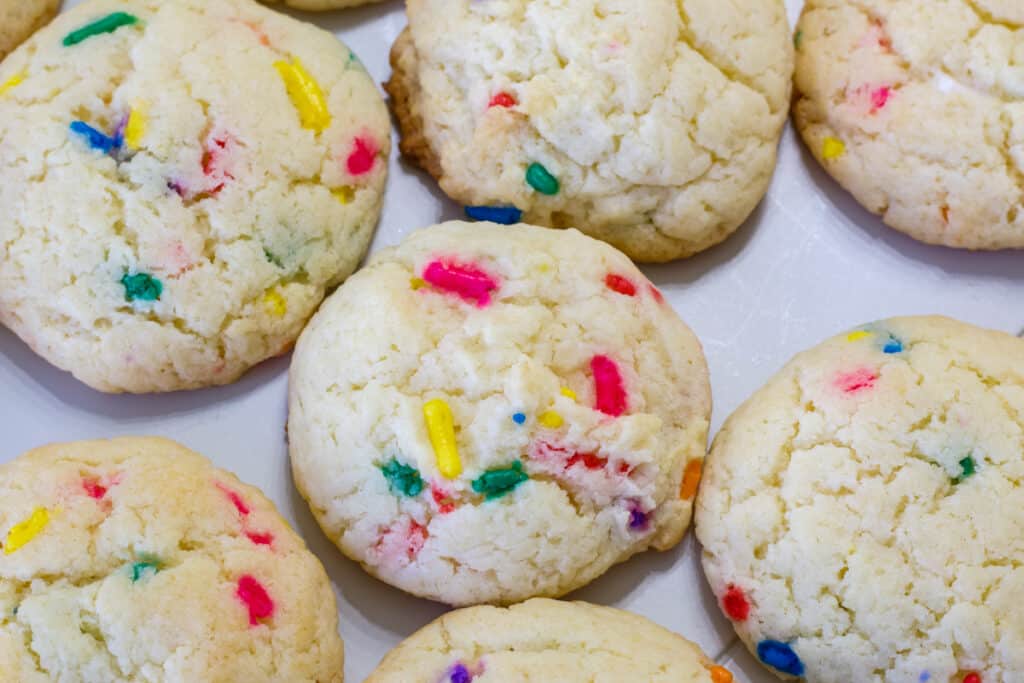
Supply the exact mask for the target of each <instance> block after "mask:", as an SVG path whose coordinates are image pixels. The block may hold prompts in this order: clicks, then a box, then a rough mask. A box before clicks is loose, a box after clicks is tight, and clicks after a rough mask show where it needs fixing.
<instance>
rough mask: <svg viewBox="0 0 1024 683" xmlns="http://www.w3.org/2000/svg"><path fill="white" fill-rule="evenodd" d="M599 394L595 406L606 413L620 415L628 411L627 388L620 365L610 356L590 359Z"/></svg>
mask: <svg viewBox="0 0 1024 683" xmlns="http://www.w3.org/2000/svg"><path fill="white" fill-rule="evenodd" d="M590 370H591V372H593V373H594V389H595V393H596V394H597V404H596V405H595V407H596V408H597V409H598V410H600V411H601V412H602V413H604V414H605V415H611V416H612V417H618V416H620V415H622V414H623V413H624V412H626V389H625V388H624V387H623V384H622V375H621V374H620V373H619V366H618V365H617V364H616V363H615V361H613V360H612V359H611V358H609V357H608V356H594V357H593V358H592V359H591V360H590Z"/></svg>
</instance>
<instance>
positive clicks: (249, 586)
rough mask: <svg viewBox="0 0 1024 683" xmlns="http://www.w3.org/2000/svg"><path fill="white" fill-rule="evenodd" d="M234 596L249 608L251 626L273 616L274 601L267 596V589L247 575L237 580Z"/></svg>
mask: <svg viewBox="0 0 1024 683" xmlns="http://www.w3.org/2000/svg"><path fill="white" fill-rule="evenodd" d="M235 595H236V596H237V597H238V599H239V600H241V601H242V602H243V603H245V606H246V607H248V608H249V624H250V625H251V626H256V625H257V624H259V622H260V620H261V619H267V618H269V617H270V616H272V615H273V614H274V601H273V600H271V599H270V595H268V594H267V589H266V588H264V587H263V584H261V583H260V582H259V581H257V580H256V579H255V578H253V577H252V576H250V575H249V574H245V575H244V576H242V578H240V579H239V580H238V588H237V590H236V591H235Z"/></svg>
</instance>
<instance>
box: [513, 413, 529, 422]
mask: <svg viewBox="0 0 1024 683" xmlns="http://www.w3.org/2000/svg"><path fill="white" fill-rule="evenodd" d="M512 421H513V422H515V423H516V424H517V425H521V424H526V415H524V414H523V413H516V414H515V415H513V416H512Z"/></svg>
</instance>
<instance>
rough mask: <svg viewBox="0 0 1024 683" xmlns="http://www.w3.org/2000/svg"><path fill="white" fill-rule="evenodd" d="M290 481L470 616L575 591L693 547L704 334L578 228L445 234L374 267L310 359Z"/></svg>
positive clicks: (413, 242)
mask: <svg viewBox="0 0 1024 683" xmlns="http://www.w3.org/2000/svg"><path fill="white" fill-rule="evenodd" d="M290 391H291V397H290V415H289V426H288V433H289V440H290V444H291V447H290V450H291V458H292V467H293V471H294V473H295V481H296V485H297V486H298V488H299V490H300V491H301V492H302V494H303V496H304V497H305V498H306V500H307V501H308V502H309V504H310V506H311V508H312V510H313V513H314V515H315V516H316V518H317V520H318V521H319V523H320V525H321V526H322V527H323V529H324V531H325V532H326V533H327V535H328V536H329V537H330V538H331V539H332V540H334V541H335V542H336V543H337V544H338V545H339V546H340V548H341V549H342V550H343V551H344V552H345V553H346V554H347V555H348V556H349V557H351V558H353V559H355V560H357V561H358V562H360V563H361V564H362V565H363V566H364V567H365V568H366V569H367V570H368V571H369V572H370V573H372V574H374V575H376V576H377V577H379V578H381V579H382V580H384V581H386V582H388V583H390V584H392V585H395V586H397V587H399V588H401V589H403V590H405V591H408V592H410V593H414V594H416V595H420V596H423V597H428V598H432V599H434V600H439V601H442V602H446V603H450V604H454V605H466V604H473V603H481V602H495V603H511V602H517V601H520V600H524V599H526V598H529V597H534V596H556V595H560V594H563V593H566V592H568V591H570V590H572V589H574V588H578V587H580V586H582V585H584V584H586V583H588V582H589V581H591V580H593V579H594V578H596V577H597V576H599V575H600V574H602V573H604V572H605V571H606V570H607V569H608V568H609V567H610V566H612V565H613V564H615V563H617V562H620V561H623V560H625V559H627V558H629V557H630V556H632V555H633V554H635V553H637V552H640V551H642V550H645V549H647V548H649V547H655V548H659V549H666V548H669V547H672V546H674V545H675V544H676V543H678V542H679V540H680V539H681V538H682V536H683V533H684V531H685V530H686V527H687V525H688V524H689V520H690V513H691V508H692V498H693V495H694V493H695V489H696V482H697V479H698V478H699V474H700V464H701V461H702V459H703V456H704V450H705V447H706V440H707V429H708V418H709V413H710V407H711V403H710V389H709V385H708V371H707V366H706V363H705V361H704V355H703V353H702V351H701V347H700V344H699V342H698V341H697V339H696V338H695V337H694V336H693V334H692V333H691V332H690V330H689V329H688V328H687V327H686V325H685V324H684V323H683V322H682V321H681V320H680V319H679V317H678V316H677V315H676V314H675V312H674V311H673V310H672V309H671V308H670V307H669V306H668V305H667V304H666V303H665V302H664V301H663V299H662V297H661V294H660V293H659V292H658V290H657V289H655V288H654V287H653V286H652V285H651V284H650V283H649V282H648V281H647V279H646V278H645V277H644V276H643V275H642V274H641V273H640V271H639V270H637V268H636V267H635V266H634V265H633V264H632V263H630V261H629V259H627V258H626V257H625V256H623V255H622V254H621V253H619V252H617V251H615V250H614V249H613V248H611V247H609V246H608V245H606V244H603V243H601V242H598V241H595V240H592V239H590V238H587V237H585V236H583V235H581V234H580V233H578V232H576V231H554V230H547V229H543V228H537V227H533V226H526V225H519V226H509V227H503V226H498V225H494V224H490V223H476V224H470V223H458V222H455V223H446V224H443V225H439V226H435V227H432V228H427V229H424V230H420V231H417V232H415V233H413V234H412V235H411V236H409V237H408V238H407V239H406V240H405V241H404V242H403V243H402V244H401V245H399V246H398V247H395V248H392V249H389V250H386V251H384V252H381V253H380V254H379V255H377V256H376V257H375V258H374V259H373V260H372V261H371V263H370V264H369V265H368V266H367V267H366V268H364V269H363V270H361V271H360V272H359V273H357V274H356V275H355V276H354V277H353V278H352V279H350V281H349V282H347V283H346V284H345V285H344V286H343V287H341V288H340V289H338V291H337V292H335V293H334V294H333V295H332V296H331V297H330V298H329V299H328V300H327V301H326V302H325V303H324V306H323V307H322V308H321V310H320V311H319V312H318V313H317V315H316V316H315V317H314V318H313V320H312V322H311V323H310V326H309V327H308V328H307V329H306V331H305V332H304V333H303V335H302V337H301V338H300V341H299V343H298V345H297V347H296V351H295V355H294V359H293V361H292V368H291V386H290Z"/></svg>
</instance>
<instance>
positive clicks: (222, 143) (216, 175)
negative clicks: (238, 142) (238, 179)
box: [203, 133, 235, 195]
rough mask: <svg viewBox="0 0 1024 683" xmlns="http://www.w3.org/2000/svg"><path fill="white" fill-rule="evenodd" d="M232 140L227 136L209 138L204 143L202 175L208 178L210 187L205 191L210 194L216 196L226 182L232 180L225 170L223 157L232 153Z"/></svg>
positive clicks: (233, 177)
mask: <svg viewBox="0 0 1024 683" xmlns="http://www.w3.org/2000/svg"><path fill="white" fill-rule="evenodd" d="M233 147H234V140H233V139H232V138H231V137H230V136H228V135H227V134H224V133H222V134H220V135H215V136H211V137H210V139H209V140H208V141H207V143H206V149H205V151H204V152H203V175H205V176H206V177H207V178H210V180H211V182H212V185H211V186H210V187H209V188H208V189H207V190H206V191H207V192H208V193H210V194H213V195H215V194H217V193H218V192H220V191H221V190H223V189H224V185H225V184H226V183H227V181H228V180H234V179H235V176H233V175H231V172H230V171H228V170H227V161H226V159H225V157H226V156H227V155H228V154H229V153H230V152H231V151H232V149H233Z"/></svg>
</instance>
